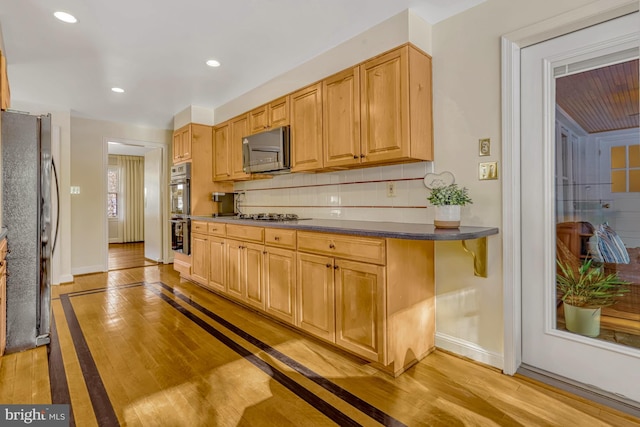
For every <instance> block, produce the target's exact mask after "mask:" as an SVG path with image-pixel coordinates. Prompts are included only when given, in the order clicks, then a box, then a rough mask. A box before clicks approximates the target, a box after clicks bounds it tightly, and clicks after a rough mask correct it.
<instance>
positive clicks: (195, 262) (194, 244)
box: [191, 234, 209, 285]
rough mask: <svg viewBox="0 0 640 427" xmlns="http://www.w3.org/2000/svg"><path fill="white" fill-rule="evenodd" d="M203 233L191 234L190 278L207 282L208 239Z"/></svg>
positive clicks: (205, 283) (206, 283)
mask: <svg viewBox="0 0 640 427" xmlns="http://www.w3.org/2000/svg"><path fill="white" fill-rule="evenodd" d="M208 239H209V238H208V236H207V235H204V234H192V235H191V278H192V279H193V280H195V281H196V282H198V283H201V284H203V285H208V284H209V240H208Z"/></svg>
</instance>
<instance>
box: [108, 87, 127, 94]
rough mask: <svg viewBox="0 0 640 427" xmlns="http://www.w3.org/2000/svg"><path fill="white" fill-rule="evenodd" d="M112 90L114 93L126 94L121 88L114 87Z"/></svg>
mask: <svg viewBox="0 0 640 427" xmlns="http://www.w3.org/2000/svg"><path fill="white" fill-rule="evenodd" d="M111 90H112V91H114V92H115V93H124V89H122V88H120V87H112V88H111Z"/></svg>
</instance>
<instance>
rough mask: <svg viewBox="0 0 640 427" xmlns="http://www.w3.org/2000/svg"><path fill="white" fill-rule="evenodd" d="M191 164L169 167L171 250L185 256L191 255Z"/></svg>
mask: <svg viewBox="0 0 640 427" xmlns="http://www.w3.org/2000/svg"><path fill="white" fill-rule="evenodd" d="M190 193H191V164H190V163H183V164H180V165H176V166H172V167H171V182H170V184H169V200H170V203H171V219H170V220H169V221H170V223H171V249H173V250H174V251H176V252H182V253H183V254H185V255H189V254H190V253H191V250H190V249H191V248H190V245H189V242H190V239H191V233H190V228H191V224H190V219H189V215H190V214H191V203H190V197H191V194H190Z"/></svg>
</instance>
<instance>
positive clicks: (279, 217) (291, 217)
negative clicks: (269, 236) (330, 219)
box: [236, 213, 305, 221]
mask: <svg viewBox="0 0 640 427" xmlns="http://www.w3.org/2000/svg"><path fill="white" fill-rule="evenodd" d="M236 218H238V219H251V220H256V221H297V220H299V219H305V218H298V215H296V214H279V213H255V214H238V216H237V217H236Z"/></svg>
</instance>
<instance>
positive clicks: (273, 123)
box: [269, 96, 289, 128]
mask: <svg viewBox="0 0 640 427" xmlns="http://www.w3.org/2000/svg"><path fill="white" fill-rule="evenodd" d="M288 124H289V97H288V96H284V97H282V98H280V99H276V100H275V101H272V102H270V103H269V127H270V128H276V127H280V126H286V125H288Z"/></svg>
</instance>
